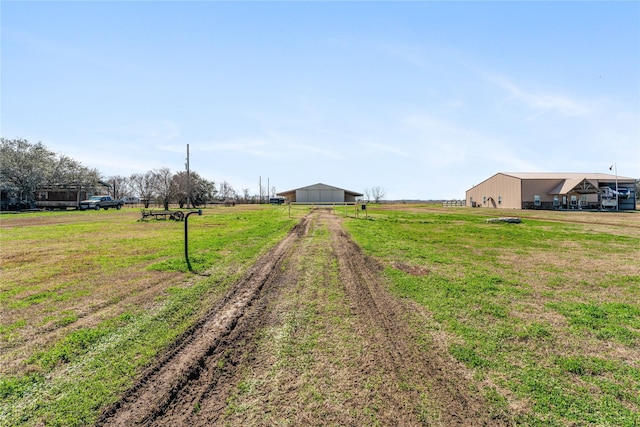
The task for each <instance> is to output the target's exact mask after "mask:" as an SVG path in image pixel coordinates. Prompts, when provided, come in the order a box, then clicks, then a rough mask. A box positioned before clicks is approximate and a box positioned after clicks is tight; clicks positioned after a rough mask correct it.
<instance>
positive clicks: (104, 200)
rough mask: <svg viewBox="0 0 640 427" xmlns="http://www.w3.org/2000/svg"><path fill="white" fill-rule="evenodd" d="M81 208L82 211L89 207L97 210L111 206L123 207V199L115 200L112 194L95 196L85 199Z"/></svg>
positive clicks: (81, 203)
mask: <svg viewBox="0 0 640 427" xmlns="http://www.w3.org/2000/svg"><path fill="white" fill-rule="evenodd" d="M79 208H80V210H81V211H84V210H87V209H95V210H97V211H99V210H100V208H102V209H104V210H107V209H109V208H116V209H120V208H122V200H114V199H112V198H111V196H93V197H90V198H89V199H88V200H83V201H81V202H80V205H79Z"/></svg>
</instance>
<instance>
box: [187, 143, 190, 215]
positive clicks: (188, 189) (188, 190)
mask: <svg viewBox="0 0 640 427" xmlns="http://www.w3.org/2000/svg"><path fill="white" fill-rule="evenodd" d="M189 173H190V171H189V144H187V209H189V208H190V207H191V180H190V177H189Z"/></svg>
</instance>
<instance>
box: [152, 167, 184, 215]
mask: <svg viewBox="0 0 640 427" xmlns="http://www.w3.org/2000/svg"><path fill="white" fill-rule="evenodd" d="M152 173H153V183H154V187H155V194H156V197H157V198H158V200H159V201H160V203H162V206H164V209H165V210H169V204H170V203H171V202H172V201H174V199H175V196H176V194H177V192H178V191H177V188H176V186H175V183H174V182H173V179H172V178H173V173H172V172H171V169H169V168H166V167H165V168H160V169H154V170H153V171H152Z"/></svg>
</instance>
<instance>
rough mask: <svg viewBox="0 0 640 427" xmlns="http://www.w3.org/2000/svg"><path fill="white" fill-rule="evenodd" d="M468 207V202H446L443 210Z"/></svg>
mask: <svg viewBox="0 0 640 427" xmlns="http://www.w3.org/2000/svg"><path fill="white" fill-rule="evenodd" d="M465 206H467V201H466V200H445V201H444V202H442V207H443V208H463V207H465Z"/></svg>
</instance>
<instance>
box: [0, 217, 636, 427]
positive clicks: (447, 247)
mask: <svg viewBox="0 0 640 427" xmlns="http://www.w3.org/2000/svg"><path fill="white" fill-rule="evenodd" d="M303 213H304V212H303V211H302V210H301V211H300V212H296V213H295V215H294V216H296V215H297V216H300V215H302V214H303ZM338 214H339V215H341V213H338ZM367 215H368V219H365V217H364V216H363V215H360V218H357V219H356V218H347V219H345V221H344V224H345V227H346V228H347V229H348V230H349V232H350V233H351V234H352V237H353V238H354V240H355V241H356V242H358V244H360V246H361V247H362V248H363V250H364V251H365V253H367V254H369V255H371V256H373V257H375V258H377V259H378V260H380V262H381V263H382V264H383V265H384V266H385V270H384V274H385V276H386V277H387V278H388V279H389V283H390V284H391V287H392V290H393V292H394V293H395V294H396V295H398V296H399V297H402V298H411V299H413V300H415V301H416V302H417V303H418V304H420V305H422V306H423V307H424V308H425V310H426V311H427V313H429V314H430V315H431V316H432V321H430V322H429V324H428V325H421V326H418V327H422V328H423V329H424V331H422V332H423V333H422V334H421V336H425V337H426V338H425V339H427V340H428V338H429V336H436V335H437V336H438V337H442V336H444V337H445V338H446V345H447V346H448V350H449V353H450V354H451V355H452V356H453V357H454V358H455V359H457V360H458V361H459V362H460V364H461V365H464V366H466V367H467V368H468V369H469V370H470V372H472V374H473V376H474V381H475V383H476V384H477V387H478V390H479V392H481V393H483V394H484V395H485V396H486V397H487V398H489V399H490V401H491V402H492V404H495V405H497V406H500V405H502V407H504V408H505V409H506V410H508V411H509V412H510V413H512V414H515V415H516V420H517V422H518V423H520V424H522V425H544V426H549V425H551V426H553V425H558V426H564V425H599V426H600V425H603V426H604V425H611V426H634V425H638V424H640V415H639V414H640V262H639V261H638V260H640V214H639V213H629V214H615V213H590V212H581V213H569V212H538V211H522V212H521V211H508V212H507V211H502V212H501V211H496V210H484V209H442V208H440V209H434V208H433V207H429V206H423V207H419V206H402V207H388V206H378V207H376V206H373V205H369V206H368V210H367ZM510 215H517V216H520V217H522V218H523V223H522V224H505V223H487V222H486V218H487V217H488V216H494V217H495V216H510ZM341 216H342V215H341ZM138 218H139V212H137V211H133V210H126V209H125V210H122V211H113V210H109V211H98V212H95V211H91V212H53V213H37V214H21V215H2V216H0V248H1V251H0V426H15V425H27V426H28V425H53V426H74V425H87V424H91V423H92V422H93V421H94V420H95V417H96V416H97V414H98V412H99V411H100V409H101V408H102V407H104V405H107V404H109V403H111V402H113V401H115V400H116V399H117V398H118V396H119V394H120V392H121V391H122V390H124V389H126V388H127V387H128V386H130V385H131V383H132V381H133V378H134V376H135V375H136V373H137V372H139V371H140V369H141V368H142V367H144V366H146V365H148V364H149V363H150V362H151V361H152V360H153V358H154V357H155V356H156V355H157V354H158V352H160V351H162V349H164V348H166V346H168V345H169V344H170V343H171V342H172V341H173V340H174V339H175V338H176V337H177V336H178V335H179V334H181V333H182V332H183V331H185V330H186V329H187V328H188V327H189V326H191V325H192V324H193V323H194V322H195V321H196V319H198V317H199V316H201V315H202V313H203V312H204V310H206V308H208V307H210V306H211V304H213V303H214V302H215V301H216V300H217V299H219V298H220V297H221V296H222V295H223V294H224V292H225V290H226V289H228V287H229V285H230V284H232V283H233V282H234V281H235V280H236V279H237V278H239V277H240V276H241V275H242V274H243V272H244V271H246V269H247V268H248V267H249V266H250V265H251V264H252V263H253V262H254V261H255V260H256V259H257V257H258V256H259V255H261V254H262V253H264V252H266V251H267V249H268V248H270V247H271V246H273V245H274V244H275V243H276V242H278V241H279V240H281V239H282V238H283V237H284V236H285V234H286V233H287V232H288V230H289V229H290V228H291V226H292V225H293V224H294V223H295V222H296V221H297V220H296V219H291V218H289V216H288V210H287V208H286V207H272V206H268V207H251V208H244V207H241V206H236V207H234V208H213V209H207V210H205V212H204V215H203V216H201V217H197V216H191V217H190V218H189V229H190V230H189V236H190V239H189V242H190V244H189V252H190V255H191V256H190V259H191V264H192V266H193V269H194V272H195V274H194V273H190V272H188V270H187V266H186V263H185V261H184V246H183V235H184V223H179V222H178V223H176V222H173V221H155V220H151V221H148V222H140V221H138ZM325 237H326V236H325ZM316 238H323V236H316ZM329 261H331V260H327V259H324V258H322V254H318V258H317V260H316V264H317V265H316V267H317V268H316V269H311V270H310V271H309V272H308V273H309V274H308V275H303V276H304V277H306V278H307V279H305V280H306V281H305V282H304V283H305V284H306V285H305V287H304V289H301V290H300V292H301V295H306V293H309V294H314V295H315V294H320V295H321V296H323V298H325V299H326V301H329V302H331V303H334V302H335V307H337V308H334V309H332V310H334V311H335V312H336V313H338V312H341V311H340V310H346V308H345V307H343V306H342V305H341V304H342V302H340V298H344V296H343V295H342V294H341V293H340V289H339V286H338V284H337V283H335V282H334V281H333V279H331V278H329V279H326V280H325V281H322V283H320V282H317V283H316V282H314V280H313V279H314V278H317V277H321V275H319V273H318V272H320V271H326V270H328V269H329V267H328V266H329V264H326V263H327V262H329ZM314 265H315V264H314ZM314 268H315V267H314ZM329 285H330V286H329ZM287 298H289V299H290V301H289V302H288V303H287V304H290V305H292V306H295V305H296V300H295V298H293V297H287ZM285 305H286V304H285ZM327 305H328V306H329V305H330V304H329V303H328V302H327ZM347 308H348V307H347ZM317 318H318V316H317V313H316V314H314V312H313V311H295V310H294V311H292V312H291V313H290V317H289V318H287V319H290V321H291V322H289V323H286V324H285V326H284V327H293V326H296V327H297V328H299V327H300V325H303V326H304V328H306V329H308V330H309V331H310V334H309V337H311V338H310V340H308V341H300V342H298V341H287V340H285V339H284V338H286V337H287V336H288V335H287V334H285V333H284V332H286V330H283V331H276V330H274V331H272V332H273V333H274V335H273V336H272V338H273V339H271V340H270V341H269V342H271V343H272V344H273V346H275V348H277V350H278V351H276V352H275V353H276V354H277V355H278V360H277V361H276V362H277V363H274V364H273V367H272V369H273V371H274V372H285V370H286V369H288V368H286V366H293V367H294V368H295V363H304V362H305V359H304V357H300V354H306V352H308V351H307V349H308V348H309V347H315V346H319V344H320V343H321V341H322V339H323V336H325V335H326V334H325V335H323V334H318V333H317V332H318V331H319V330H320V329H321V328H324V327H326V325H323V324H317ZM327 319H328V318H326V316H325V320H326V321H329V320H327ZM287 325H288V326H287ZM306 329H305V330H306ZM268 332H269V331H266V332H264V333H268ZM339 332H340V331H339V330H337V331H336V334H338V333H339ZM277 337H280V338H282V339H280V340H278V339H275V338H277ZM283 337H284V338H283ZM336 342H340V343H342V345H344V341H340V340H338V341H336ZM425 345H427V346H428V345H429V343H428V342H427V343H426V344H425ZM323 348H325V344H323ZM330 350H331V347H330V346H329V347H326V351H327V352H328V351H330ZM294 362H295V363H294ZM293 372H295V369H294V371H293ZM311 386H313V387H316V388H315V389H314V388H313V387H312V388H310V389H309V394H308V395H307V397H308V398H309V399H311V400H312V398H314V396H315V394H314V393H315V392H316V391H318V390H320V391H322V393H335V395H331V396H332V398H335V399H336V401H340V399H342V398H343V397H344V396H340V395H339V390H329V389H327V390H324V389H322V387H321V386H322V384H320V383H317V384H315V383H314V384H310V387H311ZM251 387H254V385H252V384H250V383H246V384H245V383H242V384H241V385H240V386H239V388H238V392H237V393H236V395H235V396H234V397H233V398H232V401H231V403H235V404H236V406H233V405H232V407H231V409H230V411H231V412H230V413H229V414H227V415H228V417H229V418H230V419H232V418H233V410H237V409H238V408H240V407H241V406H242V405H241V404H242V403H243V401H245V400H246V399H245V398H246V396H250V395H251V393H249V392H248V390H251ZM245 388H246V389H245ZM244 403H246V402H244ZM238 405H239V406H238ZM234 408H235V409H234Z"/></svg>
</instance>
